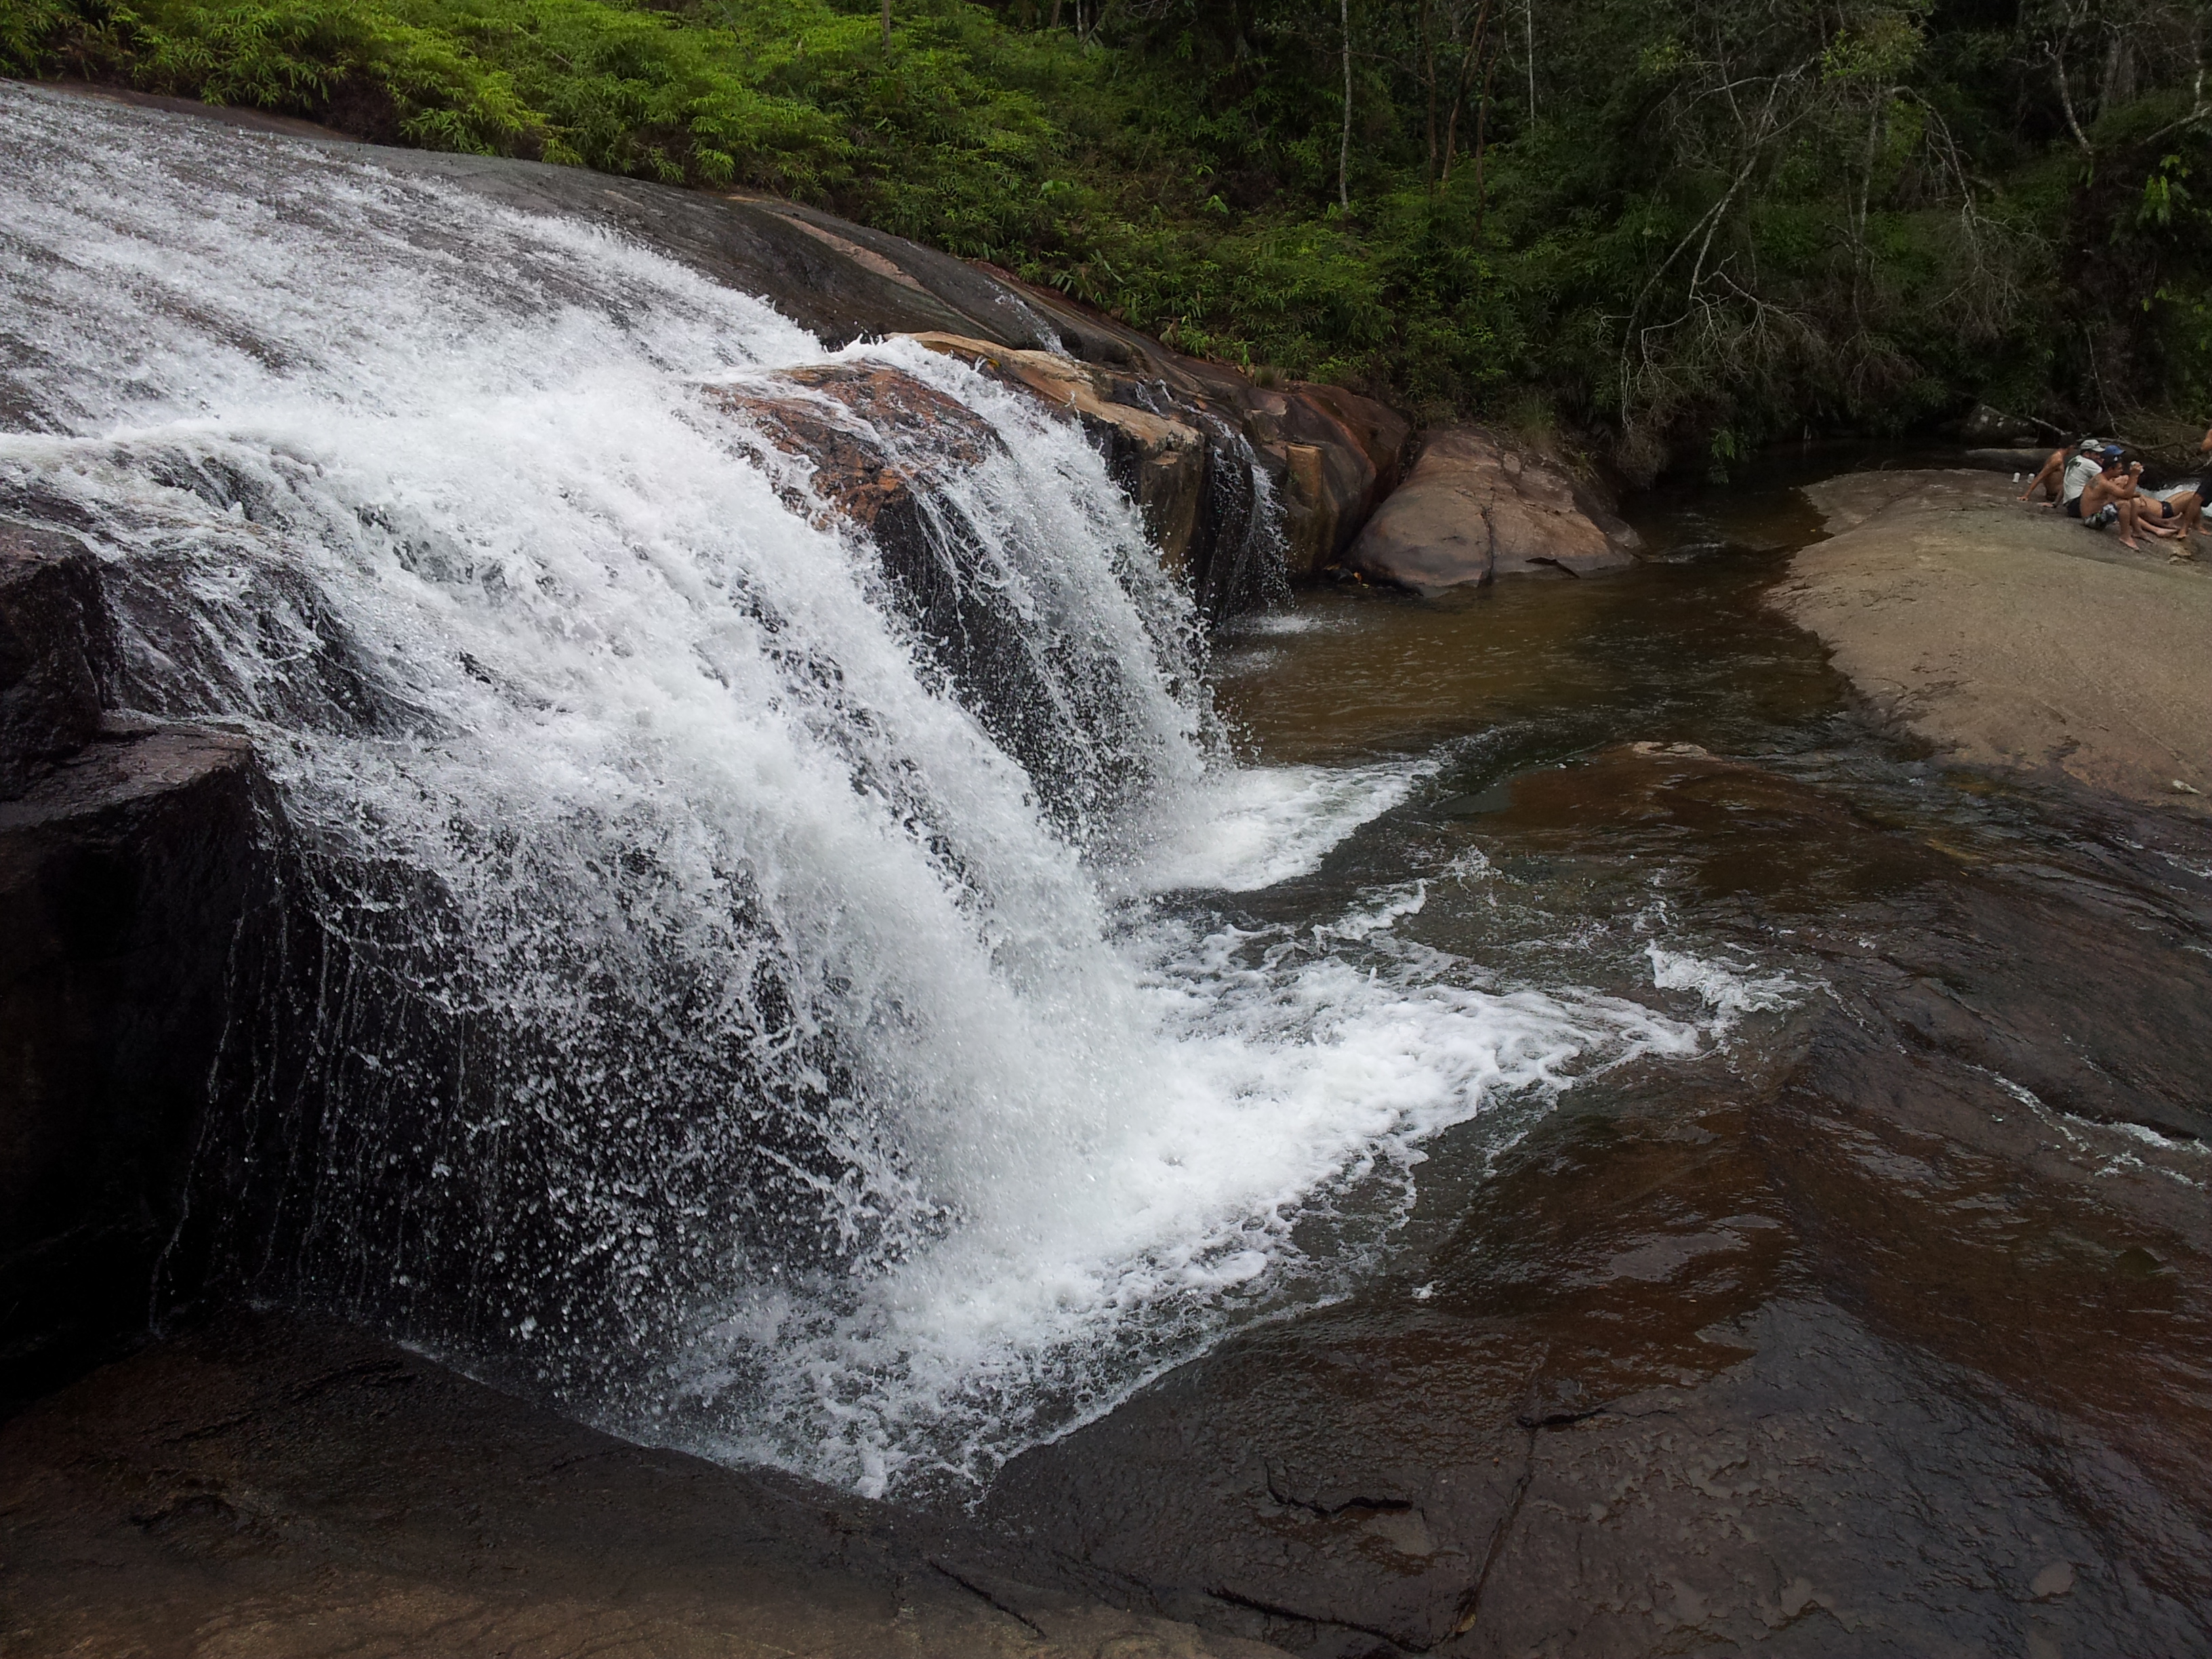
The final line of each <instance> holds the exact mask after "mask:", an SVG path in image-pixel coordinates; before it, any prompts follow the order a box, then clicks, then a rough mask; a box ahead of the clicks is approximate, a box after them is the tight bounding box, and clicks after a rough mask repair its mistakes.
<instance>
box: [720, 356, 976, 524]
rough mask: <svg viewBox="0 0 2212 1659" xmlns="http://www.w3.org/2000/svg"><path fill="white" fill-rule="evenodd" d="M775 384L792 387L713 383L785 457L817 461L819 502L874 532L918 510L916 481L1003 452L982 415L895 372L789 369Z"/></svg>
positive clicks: (844, 366)
mask: <svg viewBox="0 0 2212 1659" xmlns="http://www.w3.org/2000/svg"><path fill="white" fill-rule="evenodd" d="M774 385H775V386H788V387H789V388H790V390H789V391H787V392H786V391H778V390H775V389H773V388H772V387H763V386H708V388H707V395H708V397H709V398H711V399H712V400H713V401H714V403H716V404H720V406H721V407H723V408H725V409H727V410H731V411H732V413H735V414H739V415H743V416H748V417H749V418H750V420H751V421H752V422H754V423H755V424H756V426H757V428H758V429H759V431H760V432H761V434H762V435H763V436H764V437H766V438H767V439H768V441H769V442H770V443H772V444H774V445H775V447H777V448H778V449H780V450H781V451H782V452H783V453H785V454H787V455H795V456H799V457H800V458H802V459H806V460H809V461H811V462H812V463H813V464H814V469H815V470H814V474H813V477H812V480H811V483H812V485H813V492H814V497H815V502H816V503H818V505H819V506H820V507H827V508H829V510H830V511H832V512H834V513H836V514H838V515H839V516H841V517H842V518H845V519H848V520H851V521H852V522H853V523H854V524H856V525H859V526H862V527H864V528H866V529H869V530H878V531H880V530H882V529H884V528H887V527H888V526H889V520H890V519H893V518H896V516H897V514H898V513H899V512H901V511H902V510H905V509H908V508H910V507H912V505H913V500H914V486H915V482H916V480H917V479H918V478H920V477H923V476H924V475H925V474H941V473H942V472H943V471H945V470H947V469H948V468H951V467H957V466H973V465H975V464H976V463H977V462H979V461H981V459H983V458H984V457H985V456H986V455H987V454H989V453H991V451H992V450H993V449H994V448H996V447H997V446H998V437H997V435H995V434H994V433H993V431H992V430H991V428H990V426H989V425H988V423H987V422H985V421H984V420H983V418H982V417H981V416H979V415H977V414H975V412H974V411H973V410H969V408H967V407H966V406H965V405H963V404H957V403H955V402H954V401H953V400H952V399H951V398H948V397H946V396H945V394H944V393H943V392H938V391H935V390H933V388H931V387H929V386H925V385H923V384H922V383H921V381H920V380H915V378H914V377H913V376H912V375H911V374H905V373H903V372H902V371H901V370H898V369H896V368H887V367H882V366H878V365H873V364H868V363H823V364H818V365H815V366H812V367H810V368H793V369H786V370H784V371H782V372H781V374H777V375H776V377H775V383H774ZM787 505H789V506H790V507H793V509H795V510H809V508H810V506H811V504H810V503H808V502H806V501H805V499H804V498H803V497H797V496H794V497H793V498H792V499H790V500H788V501H787Z"/></svg>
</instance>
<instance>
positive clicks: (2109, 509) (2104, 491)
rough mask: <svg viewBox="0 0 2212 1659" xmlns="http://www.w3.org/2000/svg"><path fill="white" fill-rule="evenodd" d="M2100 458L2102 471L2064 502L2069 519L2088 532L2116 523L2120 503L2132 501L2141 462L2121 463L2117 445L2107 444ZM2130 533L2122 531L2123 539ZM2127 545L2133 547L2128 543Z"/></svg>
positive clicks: (2122, 461)
mask: <svg viewBox="0 0 2212 1659" xmlns="http://www.w3.org/2000/svg"><path fill="white" fill-rule="evenodd" d="M2100 459H2101V460H2102V461H2103V463H2104V466H2103V469H2102V470H2101V471H2100V472H2099V473H2098V474H2097V476H2096V477H2093V478H2092V479H2090V480H2089V482H2088V483H2087V484H2085V485H2084V486H2082V489H2081V494H2080V495H2076V496H2075V498H2074V499H2073V500H2072V501H2069V502H2067V503H2066V507H2065V513H2066V516H2067V517H2068V518H2069V519H2079V520H2081V522H2082V523H2083V524H2085V525H2087V526H2089V528H2090V529H2092V530H2102V529H2103V528H2104V527H2105V526H2106V525H2108V524H2118V523H2119V522H2120V513H2121V511H2122V508H2121V503H2122V502H2123V501H2133V500H2134V499H2135V493H2136V478H2137V477H2139V476H2140V475H2141V474H2142V462H2141V461H2137V462H2136V464H2135V465H2133V466H2130V465H2126V464H2125V462H2124V459H2123V458H2122V456H2121V453H2120V449H2119V446H2118V445H2117V444H2107V445H2106V446H2105V448H2104V451H2103V453H2102V454H2101V455H2100ZM2131 533H2132V526H2130V527H2127V528H2124V530H2123V532H2122V535H2123V538H2125V537H2126V536H2127V535H2129V534H2131ZM2128 545H2129V546H2130V547H2132V546H2134V545H2135V544H2134V543H2133V542H2132V541H2130V542H2129V543H2128Z"/></svg>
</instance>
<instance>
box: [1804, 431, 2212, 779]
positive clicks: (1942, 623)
mask: <svg viewBox="0 0 2212 1659" xmlns="http://www.w3.org/2000/svg"><path fill="white" fill-rule="evenodd" d="M2019 493H2020V492H2019V491H2018V489H2015V487H2014V486H2013V485H2011V484H2010V483H2007V482H2006V481H2005V480H2003V479H2001V478H1994V477H1990V476H1989V475H1988V474H1986V473H1982V472H1966V471H1948V472H1947V471H1881V472H1858V473H1850V474H1846V475H1844V477H1838V478H1832V479H1830V480H1828V481H1826V483H1820V484H1816V485H1814V486H1813V487H1812V488H1811V489H1808V491H1807V492H1806V494H1807V495H1808V496H1809V497H1810V498H1811V499H1812V501H1813V502H1814V505H1815V506H1816V507H1819V508H1820V510H1821V511H1822V513H1823V514H1824V515H1825V517H1826V523H1827V526H1828V528H1829V530H1830V532H1831V533H1830V536H1829V538H1828V539H1827V540H1826V541H1823V542H1818V543H1815V544H1813V545H1811V546H1809V547H1807V548H1805V549H1803V550H1802V551H1800V552H1799V553H1798V554H1797V555H1796V556H1795V557H1794V558H1792V559H1791V561H1790V574H1789V577H1788V579H1787V580H1785V581H1784V582H1782V583H1781V584H1779V585H1778V586H1777V587H1776V588H1775V590H1774V592H1773V598H1772V602H1773V603H1774V605H1776V606H1777V607H1778V609H1780V610H1781V611H1783V613H1784V615H1786V616H1788V617H1790V619H1791V620H1792V621H1794V622H1796V623H1799V624H1800V625H1802V626H1803V627H1805V628H1808V629H1811V630H1812V631H1813V632H1814V633H1815V634H1817V635H1820V638H1821V640H1822V641H1824V642H1825V643H1826V644H1827V646H1828V647H1830V648H1831V649H1832V651H1833V652H1834V653H1835V662H1836V665H1837V666H1838V668H1839V669H1841V670H1842V671H1844V673H1846V674H1848V675H1849V676H1850V678H1851V680H1852V682H1853V683H1854V684H1856V685H1857V687H1858V689H1859V690H1860V692H1861V693H1862V694H1863V696H1865V697H1866V698H1867V699H1868V701H1869V703H1871V704H1872V705H1873V706H1874V707H1875V708H1876V709H1878V710H1879V711H1880V712H1881V714H1884V715H1885V716H1886V717H1887V718H1889V719H1892V720H1895V721H1896V722H1897V723H1898V724H1899V725H1900V726H1904V727H1905V728H1906V729H1908V730H1910V731H1911V732H1914V733H1915V734H1916V735H1917V736H1918V737H1920V738H1924V739H1926V740H1928V741H1929V742H1930V743H1932V744H1936V745H1937V746H1939V747H1940V748H1941V749H1942V750H1944V751H1945V752H1947V753H1949V754H1951V755H1953V756H1955V757H1957V758H1959V759H1960V760H1962V761H1966V762H1969V763H1973V764H1976V765H1981V766H1987V767H1992V768H1998V769H2008V770H2018V771H2022V772H2027V773H2031V774H2041V775H2045V776H2052V775H2056V776H2058V777H2062V778H2064V779H2067V780H2069V781H2071V782H2072V783H2074V784H2075V785H2079V786H2085V787H2089V788H2092V789H2097V790H2105V791H2111V792H2112V793H2118V794H2120V795H2123V796H2124V797H2126V798H2128V799H2131V800H2136V801H2142V802H2147V803H2148V802H2155V803H2158V804H2160V805H2164V806H2167V807H2169V808H2171V809H2172V810H2175V811H2183V812H2190V813H2202V812H2203V811H2204V810H2205V807H2204V800H2205V797H2204V795H2203V794H2202V793H2199V794H2196V795H2192V794H2190V793H2186V791H2184V790H2177V789H2176V788H2175V787H2174V783H2175V781H2176V780H2179V781H2180V782H2182V783H2183V784H2185V785H2186V786H2187V788H2188V789H2189V790H2196V791H2200V792H2202V791H2212V747H2208V744H2207V743H2206V739H2205V733H2206V732H2208V731H2212V675H2208V674H2207V673H2206V672H2205V671H2204V665H2203V642H2204V641H2205V640H2206V639H2208V638H2212V572H2208V571H2207V570H2206V569H2204V568H2202V567H2201V565H2190V564H2174V563H2171V562H2168V556H2169V553H2170V552H2171V550H2172V546H2173V544H2171V543H2167V542H2161V541H2157V540H2154V539H2150V538H2146V539H2145V541H2144V544H2143V545H2142V548H2141V549H2140V550H2134V551H2130V550H2129V549H2128V548H2126V547H2124V546H2123V545H2122V544H2121V543H2120V541H2119V538H2118V532H2116V531H2107V532H2097V531H2093V530H2089V529H2086V528H2084V527H2083V526H2081V524H2080V523H2078V522H2076V521H2075V520H2069V519H2067V518H2064V517H2063V516H2061V515H2060V514H2059V513H2055V512H2053V511H2051V509H2050V508H2048V507H2044V506H2042V505H2041V504H2039V503H2027V502H2022V501H2018V500H2017V499H2016V497H2017V496H2018V495H2019ZM2197 544H2198V545H2202V541H2201V539H2200V540H2199V541H2198V543H2197Z"/></svg>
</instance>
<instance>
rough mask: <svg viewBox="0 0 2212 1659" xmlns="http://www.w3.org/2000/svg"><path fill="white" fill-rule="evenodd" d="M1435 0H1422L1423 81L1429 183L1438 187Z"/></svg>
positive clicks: (1432, 187) (1433, 186) (1434, 187)
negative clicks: (1427, 110)
mask: <svg viewBox="0 0 2212 1659" xmlns="http://www.w3.org/2000/svg"><path fill="white" fill-rule="evenodd" d="M1432 4H1433V0H1421V81H1422V83H1423V85H1424V87H1425V88H1426V90H1427V93H1428V99H1429V172H1428V185H1429V188H1430V189H1431V191H1433V190H1435V189H1436V187H1437V37H1436V29H1435V20H1434V18H1433V17H1432V16H1431V6H1432Z"/></svg>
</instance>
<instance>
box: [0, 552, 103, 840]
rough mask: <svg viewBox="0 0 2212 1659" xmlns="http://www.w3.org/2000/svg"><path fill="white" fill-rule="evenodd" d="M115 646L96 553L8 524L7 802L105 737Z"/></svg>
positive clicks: (1, 584)
mask: <svg viewBox="0 0 2212 1659" xmlns="http://www.w3.org/2000/svg"><path fill="white" fill-rule="evenodd" d="M107 638H108V629H107V623H106V615H105V612H104V606H103V601H102V599H101V597H100V575H99V568H98V564H97V562H96V561H95V560H94V558H93V556H92V554H91V552H90V550H88V549H87V548H86V547H85V546H84V544H82V543H81V542H79V541H78V540H77V539H76V538H75V537H72V536H68V535H64V534H61V533H59V532H54V531H50V530H41V529H39V528H37V527H35V526H31V525H26V524H19V523H16V522H15V521H14V520H0V800H15V799H20V798H21V795H22V793H23V792H24V791H25V790H26V789H27V788H28V787H30V784H31V781H32V779H33V778H34V777H35V776H37V775H38V774H39V773H40V770H42V769H45V768H46V767H47V766H49V765H51V764H52V763H53V762H54V761H56V760H58V759H59V758H60V757H63V756H64V755H67V754H70V753H71V752H72V751H74V750H78V749H81V748H82V747H83V746H84V745H85V744H88V743H89V742H91V741H92V739H93V738H94V735H95V734H97V732H99V730H100V680H101V678H102V677H103V674H104V672H105V671H106V668H107V662H106V659H107V658H108V657H109V656H110V655H111V654H112V653H110V652H109V650H108V647H107Z"/></svg>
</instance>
